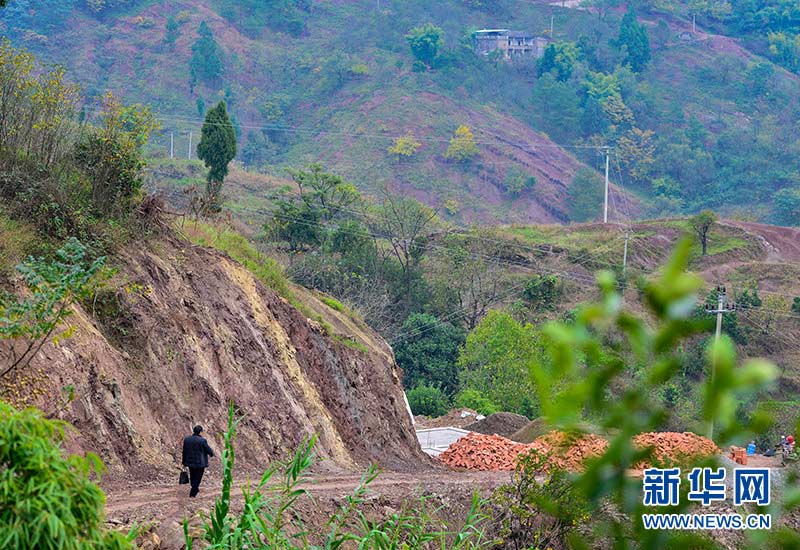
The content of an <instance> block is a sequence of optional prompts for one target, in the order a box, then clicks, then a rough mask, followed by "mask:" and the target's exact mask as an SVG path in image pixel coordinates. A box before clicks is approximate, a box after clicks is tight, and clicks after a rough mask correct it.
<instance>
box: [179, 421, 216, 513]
mask: <svg viewBox="0 0 800 550" xmlns="http://www.w3.org/2000/svg"><path fill="white" fill-rule="evenodd" d="M192 431H193V432H194V433H193V434H192V435H190V436H188V437H186V438H185V439H184V440H183V458H182V460H181V462H182V463H183V465H184V466H186V467H187V468H189V482H190V483H191V487H192V489H191V491H189V496H190V497H196V496H197V493H199V492H200V481H201V480H202V479H203V472H204V471H205V469H206V468H207V467H208V457H210V456H214V451H212V450H211V447H209V446H208V442H207V441H206V439H205V438H204V437H200V433H201V432H202V431H203V427H202V426H195V427H194V429H193V430H192Z"/></svg>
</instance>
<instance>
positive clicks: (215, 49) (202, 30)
mask: <svg viewBox="0 0 800 550" xmlns="http://www.w3.org/2000/svg"><path fill="white" fill-rule="evenodd" d="M197 35H198V38H197V41H195V43H194V45H193V46H192V59H191V60H190V61H189V68H190V71H191V77H192V80H191V82H192V86H194V83H195V82H197V79H198V78H199V79H200V80H204V81H210V82H213V81H215V80H217V79H218V78H219V77H221V76H222V73H223V70H224V67H223V65H222V50H221V49H220V47H219V44H217V41H216V40H214V33H213V32H211V28H209V26H208V24H206V22H205V21H203V22H202V23H200V27H199V28H198V29H197Z"/></svg>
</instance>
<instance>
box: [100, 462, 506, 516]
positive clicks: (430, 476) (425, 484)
mask: <svg viewBox="0 0 800 550" xmlns="http://www.w3.org/2000/svg"><path fill="white" fill-rule="evenodd" d="M508 477H509V473H508V472H431V473H425V474H406V473H402V474H401V473H383V474H381V475H380V476H379V477H378V479H376V480H375V481H374V482H373V483H372V484H371V485H370V487H371V488H372V489H373V492H376V493H393V494H394V493H402V492H407V493H408V494H412V493H414V492H415V491H416V490H417V489H420V490H423V491H436V490H439V489H442V488H447V487H452V486H463V485H475V486H477V487H493V486H496V485H499V484H501V483H503V482H505V481H507V480H508ZM360 479H361V476H360V475H357V474H352V475H343V476H314V477H312V478H311V479H310V480H309V482H308V483H306V484H305V485H304V488H305V489H307V490H309V491H310V492H312V493H313V494H315V495H318V494H324V495H328V496H335V495H340V496H344V495H346V494H349V493H351V492H352V491H353V489H354V488H355V487H356V486H357V485H358V482H359V481H360ZM251 481H252V480H251ZM257 481H258V480H257V479H255V482H257ZM246 483H247V480H246V479H239V480H236V481H235V482H234V488H235V489H234V493H235V494H237V495H238V496H239V497H240V496H241V491H239V490H238V487H241V486H243V485H245V484H246ZM201 489H202V490H201V493H200V496H199V497H198V498H197V499H196V500H195V501H190V500H189V498H188V496H187V495H188V492H189V490H188V485H187V486H177V485H169V486H164V485H161V486H148V487H142V488H138V489H136V488H127V487H126V488H117V489H111V490H109V492H108V495H107V500H106V514H107V515H108V517H110V518H113V517H115V516H117V515H128V514H131V513H136V512H143V511H147V510H150V509H155V508H159V507H162V506H170V505H176V504H180V505H187V504H188V503H190V502H208V503H210V502H212V501H213V499H214V498H215V497H217V496H218V495H219V494H220V492H221V488H220V486H219V483H218V480H204V481H203V485H202V486H201ZM388 489H391V490H388ZM237 498H238V497H237Z"/></svg>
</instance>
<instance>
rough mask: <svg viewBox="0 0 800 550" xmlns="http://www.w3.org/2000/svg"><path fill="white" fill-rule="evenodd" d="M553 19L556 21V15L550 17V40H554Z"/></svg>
mask: <svg viewBox="0 0 800 550" xmlns="http://www.w3.org/2000/svg"><path fill="white" fill-rule="evenodd" d="M553 19H555V16H554V15H552V14H551V15H550V38H551V39H552V38H553Z"/></svg>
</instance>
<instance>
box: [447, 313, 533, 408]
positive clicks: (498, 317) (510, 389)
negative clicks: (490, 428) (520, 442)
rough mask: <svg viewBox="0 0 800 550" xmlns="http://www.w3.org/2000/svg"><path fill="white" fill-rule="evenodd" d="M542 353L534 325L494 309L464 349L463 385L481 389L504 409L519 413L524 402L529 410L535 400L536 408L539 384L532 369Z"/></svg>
mask: <svg viewBox="0 0 800 550" xmlns="http://www.w3.org/2000/svg"><path fill="white" fill-rule="evenodd" d="M541 355H542V347H541V343H540V338H539V334H538V333H537V331H536V329H535V328H534V327H533V325H531V324H529V323H527V324H524V325H523V324H521V323H519V322H518V321H516V320H515V319H514V318H513V317H512V316H511V315H510V314H509V313H506V312H504V311H490V312H489V313H488V314H487V315H486V317H484V318H483V319H482V320H481V322H480V323H478V326H476V327H475V329H474V330H473V331H472V332H470V333H469V335H468V336H467V341H466V343H465V344H464V346H463V348H462V349H461V354H460V356H459V358H458V365H459V367H460V369H461V374H460V380H461V387H462V388H463V389H471V390H475V391H477V392H479V393H480V394H481V395H483V396H484V397H486V398H488V399H489V400H490V401H491V402H492V403H494V404H495V405H497V406H498V407H499V408H500V410H502V411H509V412H517V413H519V412H521V411H522V410H523V403H524V402H525V406H524V408H525V409H529V408H530V404H531V403H534V409H535V408H536V405H535V403H536V386H535V384H534V383H533V380H532V378H531V376H530V375H529V369H530V368H531V367H532V365H533V364H534V363H535V362H536V361H537V359H538V358H539V357H540V356H541ZM526 398H527V400H526ZM525 412H526V413H528V414H531V413H534V414H535V410H534V411H530V410H526V411H525Z"/></svg>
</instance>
